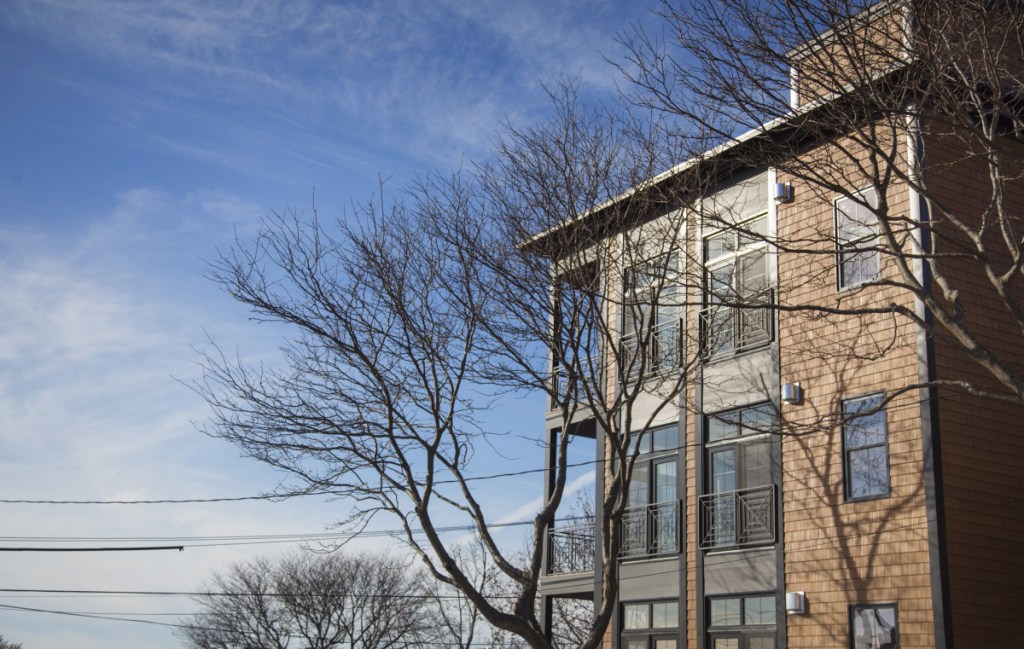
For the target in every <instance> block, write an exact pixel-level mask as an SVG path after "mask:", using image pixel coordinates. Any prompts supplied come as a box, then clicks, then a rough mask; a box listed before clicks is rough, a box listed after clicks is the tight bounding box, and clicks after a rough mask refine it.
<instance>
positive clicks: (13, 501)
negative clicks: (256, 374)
mask: <svg viewBox="0 0 1024 649" xmlns="http://www.w3.org/2000/svg"><path fill="white" fill-rule="evenodd" d="M925 401H928V399H918V400H914V401H911V402H909V403H905V404H901V405H896V406H893V405H892V404H887V406H886V408H885V410H886V411H888V412H895V411H897V410H900V409H904V408H908V409H910V408H916V407H918V406H919V405H920V404H921V403H923V402H925ZM755 405H756V404H755ZM670 425H671V424H670ZM653 428H656V427H655V426H651V427H648V428H647V430H652V429H653ZM645 432H646V431H645ZM633 434H634V435H635V434H636V433H633ZM770 434H772V435H774V436H776V437H787V436H789V435H790V434H789V433H785V432H772V433H770ZM797 436H800V435H799V434H797ZM704 446H705V443H704V442H703V441H699V440H698V441H692V442H686V443H683V444H680V445H679V446H675V447H670V448H666V449H663V450H660V451H658V452H659V453H671V452H673V451H682V450H690V449H701V448H703V447H704ZM618 461H619V460H617V459H616V458H614V457H612V458H600V459H593V460H585V461H583V462H570V463H568V464H566V468H568V469H574V468H579V467H584V466H595V465H597V466H599V465H604V464H608V463H611V462H618ZM545 471H548V469H546V468H543V467H541V468H535V469H522V470H519V471H507V472H503V473H491V474H486V475H479V476H466V477H463V478H461V479H459V478H451V479H447V480H435V481H434V482H433V484H435V485H446V484H461V483H463V482H480V481H483V480H496V479H499V478H514V477H519V476H524V475H532V474H536V473H544V472H545ZM417 484H420V483H419V482H418V483H417ZM341 495H342V494H339V493H338V492H337V491H330V490H327V491H305V490H303V491H293V492H289V493H283V494H259V495H254V496H229V497H216V498H160V499H152V500H38V499H29V498H0V505H181V504H201V503H226V502H243V501H270V502H283V501H285V500H290V499H292V498H303V497H307V496H341Z"/></svg>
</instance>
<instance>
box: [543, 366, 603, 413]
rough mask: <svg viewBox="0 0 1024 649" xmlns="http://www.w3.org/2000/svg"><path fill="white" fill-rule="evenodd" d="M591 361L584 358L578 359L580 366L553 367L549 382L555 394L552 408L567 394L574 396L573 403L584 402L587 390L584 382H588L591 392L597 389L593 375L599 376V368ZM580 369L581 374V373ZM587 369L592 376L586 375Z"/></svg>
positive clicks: (561, 401)
mask: <svg viewBox="0 0 1024 649" xmlns="http://www.w3.org/2000/svg"><path fill="white" fill-rule="evenodd" d="M591 363H592V361H591V360H590V359H588V358H584V359H581V360H580V363H579V365H580V367H565V366H559V367H555V370H554V372H553V373H552V375H551V384H552V388H553V392H554V393H555V395H556V396H555V398H554V399H552V401H551V409H552V410H555V409H557V408H558V407H559V406H560V405H561V404H562V403H563V402H564V401H565V399H566V397H568V396H569V395H572V396H574V397H575V398H574V399H573V401H574V402H575V403H584V402H586V401H587V392H586V386H585V385H584V382H589V384H590V390H591V392H592V393H593V392H594V391H595V390H596V389H597V383H596V381H595V379H594V378H593V377H594V376H599V375H600V371H601V370H600V367H599V366H598V365H597V364H594V365H591ZM581 370H582V371H583V373H584V374H583V375H581ZM588 371H589V372H591V373H592V376H590V377H588V376H586V374H587V373H588Z"/></svg>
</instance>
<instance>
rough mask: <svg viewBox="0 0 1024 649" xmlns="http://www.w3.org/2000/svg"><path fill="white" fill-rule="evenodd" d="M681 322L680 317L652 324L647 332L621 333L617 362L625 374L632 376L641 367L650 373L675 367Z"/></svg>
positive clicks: (633, 376) (634, 376) (678, 353)
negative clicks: (656, 324)
mask: <svg viewBox="0 0 1024 649" xmlns="http://www.w3.org/2000/svg"><path fill="white" fill-rule="evenodd" d="M681 325H682V322H681V321H679V320H673V321H671V322H664V323H662V324H660V325H658V326H656V327H654V329H653V330H651V331H650V333H649V334H647V333H639V334H637V333H632V334H629V335H626V336H623V337H622V353H621V355H620V358H619V362H620V363H622V366H623V369H624V371H625V372H626V374H627V376H628V377H630V378H636V376H637V375H638V374H640V372H641V371H643V372H644V374H647V375H652V374H657V373H659V372H663V371H667V370H671V369H673V368H676V367H679V361H680V345H681V342H682V340H681V338H680V332H681V331H682V327H681ZM641 354H643V355H642V356H641Z"/></svg>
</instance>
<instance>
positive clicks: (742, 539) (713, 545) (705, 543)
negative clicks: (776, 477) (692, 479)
mask: <svg viewBox="0 0 1024 649" xmlns="http://www.w3.org/2000/svg"><path fill="white" fill-rule="evenodd" d="M699 508H700V543H699V545H700V549H702V550H717V549H724V548H743V547H749V546H755V545H770V544H772V543H775V511H776V496H775V486H774V485H769V486H767V487H756V488H753V489H740V490H738V491H727V492H723V493H713V494H705V495H703V496H701V497H700V499H699Z"/></svg>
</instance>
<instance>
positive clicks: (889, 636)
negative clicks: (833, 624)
mask: <svg viewBox="0 0 1024 649" xmlns="http://www.w3.org/2000/svg"><path fill="white" fill-rule="evenodd" d="M899 646H900V634H899V622H898V618H897V615H896V605H895V604H864V605H858V606H852V607H850V647H851V649H899Z"/></svg>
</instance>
